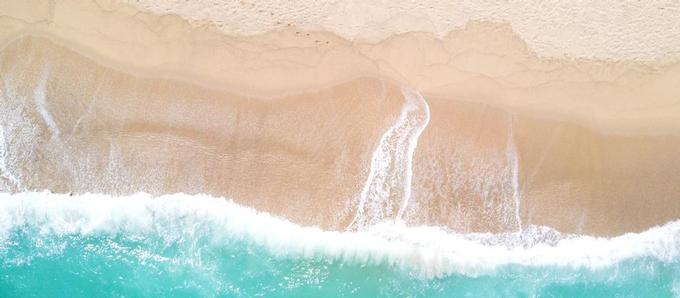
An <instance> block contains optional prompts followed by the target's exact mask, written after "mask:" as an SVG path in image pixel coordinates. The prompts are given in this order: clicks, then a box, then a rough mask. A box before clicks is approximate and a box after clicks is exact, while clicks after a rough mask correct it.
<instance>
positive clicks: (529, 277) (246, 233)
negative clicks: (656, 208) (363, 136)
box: [0, 193, 680, 297]
mask: <svg viewBox="0 0 680 298" xmlns="http://www.w3.org/2000/svg"><path fill="white" fill-rule="evenodd" d="M678 251H680V223H679V222H671V223H668V224H666V225H664V226H661V227H656V228H652V229H650V230H648V231H646V232H642V233H639V234H627V235H623V236H620V237H615V238H594V237H585V236H577V235H562V234H559V233H557V232H556V231H552V230H549V229H546V228H540V227H539V228H534V229H529V230H528V231H524V232H523V233H516V234H506V235H489V234H474V235H473V234H469V235H462V234H455V233H449V232H446V231H443V230H440V229H437V228H434V227H406V226H403V225H400V224H398V223H391V224H384V225H379V226H376V227H375V228H373V229H370V230H368V231H362V232H342V233H340V232H327V231H321V230H319V229H316V228H310V227H300V226H297V225H295V224H292V223H290V222H287V221H285V220H282V219H278V218H275V217H272V216H269V215H267V214H263V213H258V212H256V211H255V210H252V209H249V208H245V207H241V206H239V205H237V204H234V203H231V202H229V201H227V200H224V199H218V198H211V197H208V196H200V195H198V196H196V195H195V196H189V195H169V196H163V197H159V198H152V197H150V196H148V195H144V194H139V195H134V196H129V197H108V196H102V195H82V196H75V197H70V196H68V195H54V194H50V193H21V194H15V195H8V194H2V195H0V297H338V296H339V297H342V296H353V297H585V296H587V297H678V296H679V295H680V257H679V256H678V255H679V253H678Z"/></svg>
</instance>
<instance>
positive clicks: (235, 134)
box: [0, 0, 680, 235]
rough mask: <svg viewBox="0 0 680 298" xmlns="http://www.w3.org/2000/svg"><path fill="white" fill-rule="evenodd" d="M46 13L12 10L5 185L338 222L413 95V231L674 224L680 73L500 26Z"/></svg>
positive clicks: (6, 30)
mask: <svg viewBox="0 0 680 298" xmlns="http://www.w3.org/2000/svg"><path fill="white" fill-rule="evenodd" d="M34 2H35V3H33V2H32V1H26V2H21V3H19V2H13V1H9V2H0V15H1V16H0V40H1V41H2V44H3V49H2V50H1V51H0V79H1V82H0V83H1V84H0V91H1V92H0V111H2V113H1V114H0V128H1V130H0V137H1V138H0V170H1V174H2V175H0V188H1V189H3V190H9V191H21V190H24V189H50V190H52V191H56V192H105V193H115V194H127V193H132V192H137V191H146V192H151V193H155V194H160V193H172V192H187V193H210V194H213V195H219V196H225V197H229V198H233V200H235V201H236V202H239V203H242V204H245V205H249V206H253V207H255V208H257V209H258V210H263V211H267V212H271V213H273V214H276V215H280V216H284V217H286V218H289V219H291V220H292V221H294V222H298V223H302V224H308V225H319V226H322V227H324V228H329V229H344V228H345V227H347V225H348V224H349V223H350V222H351V221H352V220H353V218H354V217H355V214H356V212H357V209H358V208H359V200H360V197H361V193H362V190H363V189H364V185H365V184H366V182H367V177H368V176H369V174H370V167H371V165H372V164H373V163H372V158H373V157H374V156H375V151H376V148H380V147H379V145H380V140H381V137H382V136H383V135H384V134H386V133H387V132H389V127H391V126H393V125H395V123H398V121H399V115H400V111H401V109H402V107H403V106H404V104H405V102H408V99H405V98H404V95H403V93H402V91H403V90H402V88H407V89H409V90H417V91H419V92H420V94H422V96H423V97H424V99H425V100H426V101H427V104H428V105H429V110H430V121H429V124H428V125H427V127H426V128H425V129H424V131H423V133H422V135H420V138H419V139H418V145H417V148H416V149H415V151H414V155H413V172H412V183H411V184H410V185H411V189H412V195H411V197H410V200H409V201H408V203H407V204H406V205H405V207H404V208H405V210H404V215H403V216H404V217H403V218H404V219H405V220H406V221H407V222H408V223H409V224H431V225H442V226H447V227H449V228H451V229H453V230H457V231H493V232H501V231H514V230H517V229H518V228H519V227H520V226H523V227H526V226H528V225H548V226H551V227H555V228H557V229H559V230H561V231H566V232H578V233H588V234H597V235H612V234H619V233H623V232H627V231H640V230H643V229H646V228H648V227H650V226H653V225H657V224H661V223H665V222H667V221H669V220H672V219H676V218H678V217H680V198H678V194H679V193H680V157H679V156H677V154H676V153H677V152H680V91H678V87H677V83H678V82H680V64H678V63H674V62H668V61H665V62H663V63H661V62H658V63H656V62H645V63H640V62H631V61H618V62H612V61H608V62H607V61H596V60H584V59H546V58H538V57H537V56H536V55H535V54H534V53H532V52H531V51H530V50H528V48H527V47H526V45H525V43H524V42H523V41H522V40H521V39H520V38H518V37H517V36H516V35H515V34H514V33H513V31H512V30H511V29H510V27H509V26H507V25H503V24H494V23H469V24H468V25H467V26H466V27H465V28H462V29H459V30H454V31H452V32H450V33H449V34H447V35H446V36H444V37H441V38H439V37H436V36H434V35H432V34H429V33H422V32H421V33H418V32H412V33H405V34H398V35H393V36H391V37H389V38H387V39H384V40H381V41H375V42H368V41H365V42H362V41H348V40H345V39H343V38H340V37H338V36H335V35H333V34H332V33H328V32H314V31H304V30H300V29H296V28H294V27H293V26H291V27H286V28H285V29H281V30H277V31H270V32H267V33H264V34H259V35H254V36H240V37H239V36H229V35H225V34H224V33H223V32H221V31H220V30H218V29H217V28H215V27H212V26H211V25H207V24H206V25H201V26H199V25H196V24H191V23H188V22H186V21H184V20H182V19H180V18H178V17H176V16H172V15H165V16H157V15H153V14H149V13H145V12H140V11H138V10H136V9H135V8H133V7H130V6H126V5H119V4H118V5H104V4H102V5H101V6H100V5H98V4H97V3H96V2H90V1H71V0H64V1H59V2H58V3H56V4H55V3H53V2H44V3H43V2H42V1H34ZM100 4H101V3H100ZM400 175H401V174H400ZM395 183H396V182H395ZM395 185H396V186H403V185H400V184H399V183H396V184H395ZM388 200H391V201H395V202H391V203H390V204H393V205H399V204H401V201H400V200H401V199H400V198H395V197H392V196H388ZM369 207H370V206H369ZM369 207H366V208H365V210H364V213H366V214H368V213H375V212H377V211H376V210H373V209H371V208H369ZM390 212H392V211H390ZM388 215H389V216H392V215H390V214H388ZM386 216H387V215H386Z"/></svg>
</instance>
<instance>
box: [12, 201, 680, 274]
mask: <svg viewBox="0 0 680 298" xmlns="http://www.w3.org/2000/svg"><path fill="white" fill-rule="evenodd" d="M168 223H176V224H173V229H158V228H157V227H158V226H162V227H165V226H166V225H168ZM197 225H199V226H203V225H208V226H210V227H212V228H211V229H210V231H213V232H214V233H218V234H219V235H216V236H217V237H216V241H218V245H219V241H220V240H219V239H223V238H220V236H228V237H235V238H238V239H245V240H247V241H251V242H253V243H256V244H258V245H262V246H263V247H265V248H266V249H268V250H269V251H270V252H271V253H272V254H273V255H276V256H279V257H294V258H330V259H336V260H340V261H343V262H356V263H387V264H388V265H392V266H396V267H399V268H403V269H405V270H410V271H413V272H417V273H418V274H421V275H422V276H423V277H428V278H430V277H441V276H445V275H448V274H453V273H459V274H467V275H479V274H484V273H485V272H489V273H491V271H493V270H495V269H497V268H499V267H500V266H505V265H511V264H516V265H522V266H558V267H561V266H568V267H585V268H589V269H596V268H602V267H606V266H612V265H615V264H616V263H618V262H621V261H624V260H628V259H631V258H643V257H649V258H654V259H657V260H660V261H662V262H675V261H677V260H678V256H679V250H680V221H674V222H670V223H667V224H666V225H664V226H659V227H654V228H651V229H649V230H647V231H645V232H642V233H637V234H633V233H631V234H625V235H622V236H618V237H614V238H599V237H589V236H576V235H561V234H559V233H557V232H555V231H554V230H549V229H547V228H533V229H530V228H527V229H525V231H524V232H523V233H522V234H521V235H520V234H515V235H514V236H517V237H509V238H508V236H509V235H507V234H506V235H493V234H456V233H449V232H446V231H444V230H442V229H439V228H436V227H426V226H423V227H407V226H404V225H403V224H399V223H383V224H379V225H376V226H373V227H371V228H369V229H367V230H364V231H359V232H335V231H323V230H321V229H318V228H315V227H303V226H299V225H296V224H293V223H291V222H289V221H286V220H284V219H280V218H277V217H274V216H271V215H269V214H266V213H261V212H257V211H256V210H254V209H251V208H246V207H242V206H239V205H237V204H235V203H233V202H231V201H228V200H225V199H216V198H213V197H210V196H207V195H185V194H173V195H164V196H161V197H157V198H153V197H151V196H150V195H148V194H135V195H132V196H126V197H113V196H106V195H95V194H85V195H78V196H73V197H70V196H68V195H62V194H51V193H48V192H41V193H36V192H25V193H18V194H0V249H2V247H3V245H2V244H3V242H5V241H9V240H8V236H9V235H11V233H13V232H14V231H16V230H17V229H35V230H36V231H37V232H36V233H38V234H39V235H44V236H51V235H55V234H56V235H83V236H88V235H98V234H112V235H121V234H123V235H124V234H126V233H158V231H159V230H161V231H164V232H166V233H172V232H173V231H174V232H176V233H180V232H182V231H175V230H177V229H186V230H187V231H184V232H187V234H189V235H191V233H189V232H192V233H193V232H195V227H196V226H197ZM221 233H223V234H224V235H221ZM546 235H556V238H555V237H553V238H552V239H553V240H552V241H544V240H542V239H545V236H546ZM170 236H171V235H170ZM510 236H513V235H510ZM167 238H168V239H174V238H173V237H167ZM506 239H515V240H517V239H520V242H514V241H515V240H513V241H507V240H506ZM513 243H514V244H513ZM224 245H229V242H228V241H226V240H224Z"/></svg>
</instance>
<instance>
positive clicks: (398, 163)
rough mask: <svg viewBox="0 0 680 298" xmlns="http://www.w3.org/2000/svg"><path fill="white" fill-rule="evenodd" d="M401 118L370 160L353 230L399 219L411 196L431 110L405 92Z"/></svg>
mask: <svg viewBox="0 0 680 298" xmlns="http://www.w3.org/2000/svg"><path fill="white" fill-rule="evenodd" d="M402 93H403V94H404V105H403V107H402V109H401V112H400V114H399V118H397V120H396V121H395V122H394V124H393V125H392V126H390V127H389V128H388V129H387V131H386V132H385V133H384V134H383V135H382V136H381V138H380V141H379V142H378V146H377V147H376V149H375V151H374V152H373V154H372V157H371V164H370V169H369V173H368V176H367V178H366V182H365V183H364V187H363V189H362V191H361V194H360V196H359V203H358V207H357V213H356V215H355V217H354V220H353V221H352V223H351V224H350V225H349V228H350V229H353V228H359V229H363V228H366V227H368V226H371V225H374V224H376V223H379V222H382V221H385V220H400V219H401V217H402V215H403V213H404V210H405V209H406V205H407V204H408V201H409V199H410V197H411V181H412V179H413V154H414V152H415V149H416V146H417V145H418V138H419V137H420V134H421V133H422V132H423V130H425V127H427V125H428V123H429V121H430V108H429V106H428V105H427V102H426V101H425V99H424V98H423V97H422V96H421V95H420V94H419V93H418V92H416V91H414V90H408V89H403V90H402Z"/></svg>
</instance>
